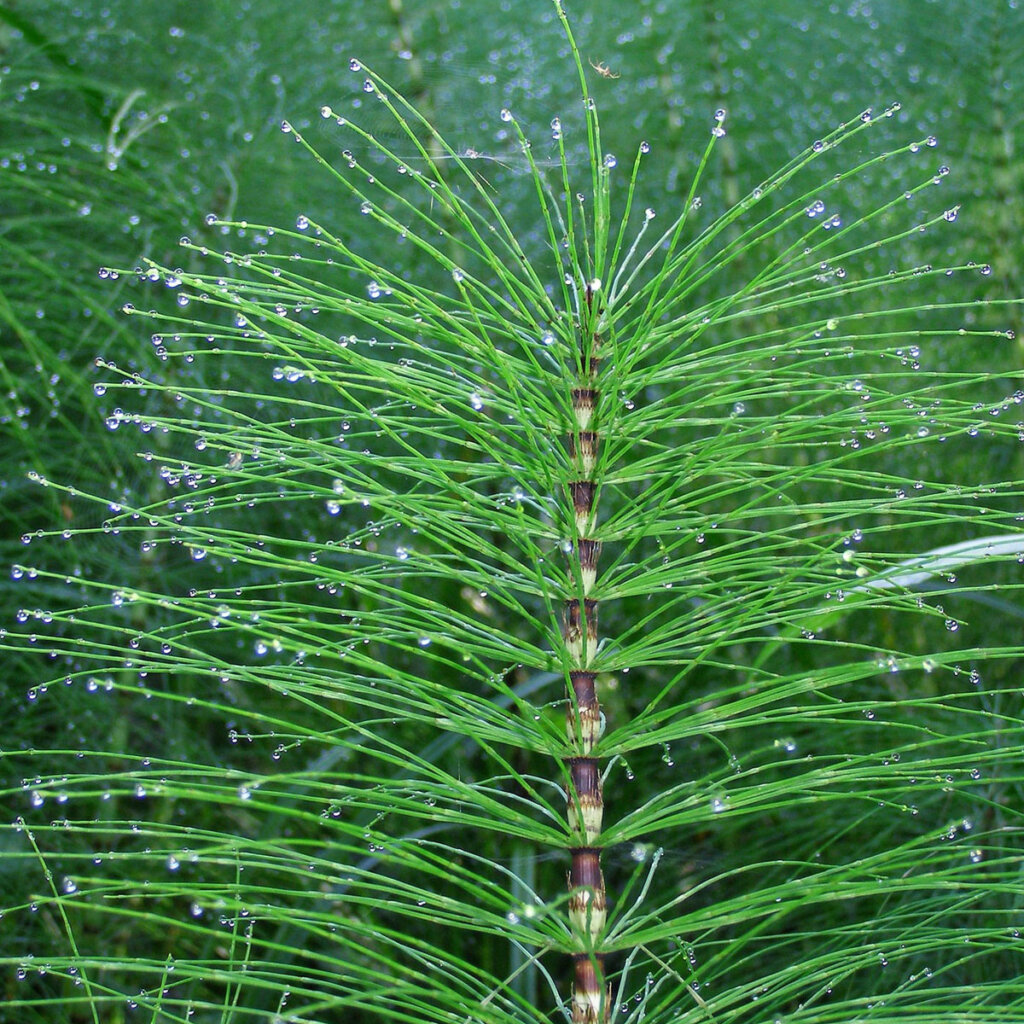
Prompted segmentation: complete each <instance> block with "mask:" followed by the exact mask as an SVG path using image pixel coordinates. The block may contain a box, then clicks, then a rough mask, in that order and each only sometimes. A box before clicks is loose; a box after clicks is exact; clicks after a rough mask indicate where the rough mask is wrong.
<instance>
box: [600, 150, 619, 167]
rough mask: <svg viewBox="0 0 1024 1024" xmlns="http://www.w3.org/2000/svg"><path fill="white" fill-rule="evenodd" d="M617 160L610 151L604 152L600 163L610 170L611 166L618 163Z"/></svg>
mask: <svg viewBox="0 0 1024 1024" xmlns="http://www.w3.org/2000/svg"><path fill="white" fill-rule="evenodd" d="M618 162H619V161H618V160H617V159H616V158H615V156H614V155H613V154H611V153H605V155H604V160H603V161H602V163H603V164H604V166H605V167H606V168H607V169H608V170H611V169H612V168H613V167H615V166H616V164H618Z"/></svg>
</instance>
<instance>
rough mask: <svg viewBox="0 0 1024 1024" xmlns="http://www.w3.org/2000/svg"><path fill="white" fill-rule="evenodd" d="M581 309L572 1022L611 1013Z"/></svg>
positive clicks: (571, 809) (591, 409) (587, 359)
mask: <svg viewBox="0 0 1024 1024" xmlns="http://www.w3.org/2000/svg"><path fill="white" fill-rule="evenodd" d="M585 296H586V309H585V310H581V311H580V313H581V317H580V334H581V344H580V351H579V367H578V370H577V384H578V385H579V386H577V387H575V388H573V390H572V407H573V413H574V416H575V423H574V424H573V426H572V429H571V430H570V431H569V434H568V447H569V454H570V456H571V457H572V459H573V460H574V462H575V465H576V470H577V472H578V474H579V476H578V477H577V479H575V480H573V481H572V482H570V484H569V488H568V490H569V497H570V499H571V501H572V505H573V513H574V518H575V530H574V534H575V539H574V543H573V547H572V554H571V556H570V557H571V559H572V561H573V565H572V566H571V569H572V575H573V577H574V582H575V589H576V595H575V596H573V597H570V598H568V599H567V600H566V602H565V608H564V620H563V637H564V640H565V645H566V650H567V653H568V656H569V663H570V665H571V666H572V668H571V669H570V672H569V682H570V688H571V694H570V699H569V701H568V710H567V720H566V726H567V730H568V734H569V740H570V743H571V744H572V746H573V748H574V753H575V756H573V757H571V758H569V760H568V772H569V793H568V794H567V796H568V823H569V831H570V833H571V834H572V837H573V843H574V845H573V846H572V847H571V848H570V853H571V855H572V864H571V867H570V870H569V919H570V924H571V926H572V929H573V931H574V933H575V935H576V937H577V939H578V947H577V949H576V951H575V952H574V954H573V985H572V1020H573V1024H603V1022H605V1021H607V1020H608V1019H609V1014H608V1008H609V1006H610V998H609V996H608V992H607V985H606V982H605V969H604V956H603V954H602V953H601V952H600V940H601V936H602V933H603V932H604V925H605V918H606V902H607V897H606V893H605V885H604V876H603V874H602V873H601V848H600V846H598V845H597V843H598V840H599V837H600V834H601V827H602V819H603V815H604V795H603V792H602V786H601V770H600V764H599V762H598V759H597V758H596V757H594V756H592V755H593V751H594V747H595V746H596V744H597V741H598V739H599V738H600V736H601V732H602V727H601V708H600V704H599V703H598V699H597V690H596V678H597V677H596V673H594V672H593V671H591V670H590V666H591V663H592V661H593V657H594V653H595V652H596V650H597V601H596V600H594V599H593V598H592V597H591V596H590V595H591V594H592V592H593V588H594V584H595V582H596V579H597V558H598V554H599V552H600V547H601V545H600V541H598V540H597V539H596V538H594V537H593V536H592V534H593V532H594V527H595V522H596V517H597V492H598V487H597V480H596V471H597V455H598V447H599V436H598V432H597V431H596V430H594V429H592V428H593V427H594V426H595V425H596V422H597V406H598V401H599V399H600V392H599V391H598V390H597V388H595V387H594V384H595V383H596V379H597V372H598V366H599V363H600V358H599V350H600V345H601V338H600V335H599V334H598V333H597V331H596V330H595V329H594V327H593V324H594V323H595V322H596V321H597V319H598V317H597V316H596V315H595V310H594V309H593V292H592V290H591V286H590V285H587V287H586V289H585Z"/></svg>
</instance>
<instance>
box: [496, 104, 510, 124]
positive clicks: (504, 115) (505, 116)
mask: <svg viewBox="0 0 1024 1024" xmlns="http://www.w3.org/2000/svg"><path fill="white" fill-rule="evenodd" d="M499 116H500V117H501V119H502V121H504V122H505V123H506V124H508V123H509V122H510V121H511V120H512V111H511V110H509V109H508V107H502V108H501V114H500V115H499Z"/></svg>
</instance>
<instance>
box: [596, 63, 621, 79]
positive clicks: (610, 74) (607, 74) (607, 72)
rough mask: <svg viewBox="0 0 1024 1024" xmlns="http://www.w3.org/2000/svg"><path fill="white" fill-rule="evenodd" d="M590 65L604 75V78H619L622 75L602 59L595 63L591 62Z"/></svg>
mask: <svg viewBox="0 0 1024 1024" xmlns="http://www.w3.org/2000/svg"><path fill="white" fill-rule="evenodd" d="M590 66H591V67H592V68H593V69H594V70H595V71H596V72H597V73H598V74H599V75H600V76H601V77H602V78H619V77H621V76H620V75H618V74H616V73H615V72H614V71H612V69H611V68H610V67H608V65H607V64H606V63H605V62H604V61H603V60H602V61H598V63H597V64H595V63H594V62H593V61H591V62H590Z"/></svg>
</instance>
